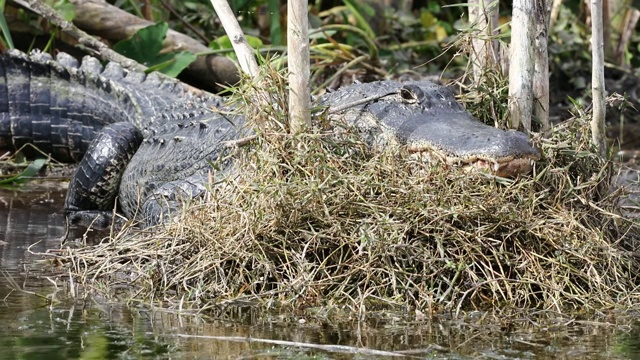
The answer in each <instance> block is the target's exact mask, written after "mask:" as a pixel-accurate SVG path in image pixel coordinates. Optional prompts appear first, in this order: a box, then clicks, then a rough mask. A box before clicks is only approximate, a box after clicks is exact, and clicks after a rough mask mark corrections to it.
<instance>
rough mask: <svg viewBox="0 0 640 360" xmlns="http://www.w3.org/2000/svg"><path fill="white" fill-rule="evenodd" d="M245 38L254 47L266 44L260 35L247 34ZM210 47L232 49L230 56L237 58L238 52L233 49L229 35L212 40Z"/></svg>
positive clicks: (257, 47)
mask: <svg viewBox="0 0 640 360" xmlns="http://www.w3.org/2000/svg"><path fill="white" fill-rule="evenodd" d="M245 38H246V39H247V43H249V45H250V46H251V47H252V48H254V49H260V48H262V47H263V46H264V44H263V43H262V40H260V38H258V37H255V36H251V35H245ZM209 47H210V48H211V49H213V50H230V51H229V57H231V58H233V59H237V57H236V54H235V53H234V52H233V51H231V50H233V45H232V44H231V39H229V37H228V36H227V35H223V36H220V37H219V38H217V39H215V40H213V41H211V43H209Z"/></svg>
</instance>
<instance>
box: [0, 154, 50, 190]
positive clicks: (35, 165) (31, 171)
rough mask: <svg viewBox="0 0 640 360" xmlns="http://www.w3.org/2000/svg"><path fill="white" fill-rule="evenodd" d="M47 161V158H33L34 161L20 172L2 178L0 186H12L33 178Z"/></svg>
mask: <svg viewBox="0 0 640 360" xmlns="http://www.w3.org/2000/svg"><path fill="white" fill-rule="evenodd" d="M46 162H47V160H45V159H36V160H33V162H31V163H30V164H29V165H28V166H27V168H26V169H24V171H23V172H21V173H20V174H18V175H14V176H11V177H8V178H6V179H2V180H0V187H12V186H15V185H19V184H23V183H25V182H27V181H29V180H31V179H32V178H33V177H34V176H35V175H36V174H38V172H39V171H40V169H42V167H43V166H44V164H45V163H46Z"/></svg>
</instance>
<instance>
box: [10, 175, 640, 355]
mask: <svg viewBox="0 0 640 360" xmlns="http://www.w3.org/2000/svg"><path fill="white" fill-rule="evenodd" d="M63 202H64V190H63V189H60V188H59V186H38V187H34V188H30V189H28V190H22V191H7V190H0V324H2V326H1V327H0V359H15V358H21V359H45V358H46V359H80V358H83V359H85V358H94V359H106V358H124V359H136V358H146V357H151V358H172V359H175V358H180V359H192V358H225V359H226V358H243V357H250V358H291V359H294V358H295V359H297V358H313V359H323V358H362V359H364V358H374V357H375V358H387V357H389V358H390V357H392V355H395V356H404V357H409V358H425V357H428V358H448V359H451V358H454V359H467V358H478V357H480V358H492V359H493V358H500V359H532V358H536V359H540V358H542V359H544V358H549V359H558V358H559V359H562V358H565V359H574V358H583V359H584V358H587V359H601V358H608V359H612V358H613V359H616V358H619V359H627V358H639V357H640V324H639V323H638V322H635V323H634V322H633V321H630V320H628V319H629V318H631V317H632V315H629V314H624V315H619V316H613V315H611V314H609V315H602V316H600V317H599V318H597V319H595V320H594V319H589V321H579V320H576V319H575V318H569V317H562V316H559V315H558V316H545V324H543V325H540V324H535V323H533V320H532V317H530V316H522V319H521V320H514V321H511V322H509V323H504V322H502V321H501V320H500V319H498V318H495V319H492V318H491V316H490V315H487V314H482V313H477V312H476V313H470V314H468V315H467V316H466V317H465V318H463V319H456V320H452V319H447V318H446V317H443V316H441V317H436V318H435V319H432V320H428V319H424V320H418V319H416V317H415V316H414V317H408V316H402V315H400V316H394V314H386V315H384V316H383V317H382V318H371V319H369V320H368V321H366V322H357V321H355V320H349V319H345V321H344V322H340V323H333V322H329V321H327V320H323V319H322V318H319V317H318V316H313V315H310V314H309V313H307V312H305V311H304V310H301V315H300V316H299V317H297V318H295V319H291V318H286V319H285V318H280V317H278V315H276V314H267V315H265V314H258V313H257V312H255V311H253V310H246V309H244V310H241V309H238V310H237V311H236V312H229V311H227V312H225V314H224V315H220V316H219V317H199V316H195V315H194V316H185V315H176V314H174V313H170V312H167V311H162V310H159V309H149V308H147V307H136V306H131V305H129V306H127V305H126V304H122V303H114V302H112V301H109V300H105V299H97V298H95V297H94V298H83V299H70V298H69V296H68V294H69V291H68V289H67V288H66V287H68V283H66V282H65V281H63V280H64V279H65V278H67V277H66V276H65V274H64V270H62V269H60V270H59V272H60V273H57V274H56V273H55V269H54V270H52V267H51V266H50V264H49V265H47V266H42V264H43V259H42V258H40V257H39V256H37V255H34V254H31V253H30V251H29V249H31V251H32V252H34V253H42V252H46V251H47V250H48V249H58V248H59V247H60V241H61V237H62V236H63V235H64V230H65V229H64V225H63V224H64V217H63V214H62V211H61V209H62V206H63ZM621 318H623V319H627V320H626V321H624V322H625V323H627V324H629V325H627V326H621V325H620V322H621V321H620V319H621ZM479 319H480V320H479ZM356 349H360V350H357V351H356ZM363 349H364V350H363ZM366 349H369V350H366ZM385 352H386V353H385ZM392 352H393V353H392Z"/></svg>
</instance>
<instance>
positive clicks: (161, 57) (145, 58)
mask: <svg viewBox="0 0 640 360" xmlns="http://www.w3.org/2000/svg"><path fill="white" fill-rule="evenodd" d="M168 29H169V25H168V24H167V23H166V22H160V23H157V24H155V25H151V26H148V27H146V28H144V29H140V30H139V31H138V32H137V33H136V34H135V35H134V36H133V37H131V39H127V40H123V41H120V42H118V43H117V44H116V45H115V46H114V47H113V49H114V50H115V51H117V52H119V53H120V54H122V55H124V56H126V57H128V58H131V59H134V60H136V61H138V62H139V63H141V64H143V65H145V66H148V67H149V69H148V71H160V72H162V73H164V74H166V75H168V76H174V77H175V76H177V75H178V74H180V72H181V71H182V70H183V69H184V68H186V67H187V66H189V64H191V63H192V62H193V61H194V60H195V59H196V56H195V55H194V54H192V53H191V52H188V51H179V52H170V53H164V54H161V53H160V50H162V42H163V41H164V39H165V37H166V35H167V30H168Z"/></svg>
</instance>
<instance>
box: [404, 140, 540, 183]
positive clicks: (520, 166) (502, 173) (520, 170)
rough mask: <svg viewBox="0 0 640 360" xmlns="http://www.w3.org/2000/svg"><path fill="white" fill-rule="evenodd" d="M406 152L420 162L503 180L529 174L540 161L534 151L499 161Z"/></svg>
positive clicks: (425, 151) (422, 149)
mask: <svg viewBox="0 0 640 360" xmlns="http://www.w3.org/2000/svg"><path fill="white" fill-rule="evenodd" d="M408 150H409V152H410V153H411V154H412V155H414V156H415V157H416V158H419V159H422V160H427V161H434V160H436V161H439V162H440V163H444V164H447V165H449V166H455V167H460V168H463V169H465V170H468V171H472V172H473V171H480V172H484V173H489V174H493V175H495V176H499V177H505V178H514V177H517V176H519V175H524V174H528V173H530V172H531V171H532V170H533V165H534V164H535V162H536V161H538V160H540V155H539V154H537V153H535V151H534V152H532V153H531V154H527V155H525V156H521V157H516V156H507V157H502V158H499V159H489V158H483V157H465V158H462V157H458V156H455V155H449V156H447V155H444V154H442V153H441V152H436V151H434V150H432V149H428V150H427V149H424V148H421V149H416V148H411V147H410V148H409V149H408ZM439 155H440V156H439Z"/></svg>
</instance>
